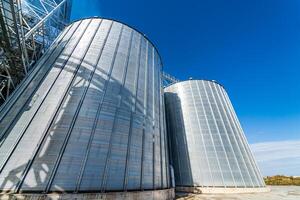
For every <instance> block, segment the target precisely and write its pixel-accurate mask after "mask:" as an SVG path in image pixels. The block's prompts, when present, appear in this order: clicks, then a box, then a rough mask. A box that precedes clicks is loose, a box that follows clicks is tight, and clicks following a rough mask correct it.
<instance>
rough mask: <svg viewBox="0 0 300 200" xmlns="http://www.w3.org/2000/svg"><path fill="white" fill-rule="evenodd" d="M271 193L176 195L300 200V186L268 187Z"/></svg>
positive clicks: (182, 196) (194, 199) (205, 199)
mask: <svg viewBox="0 0 300 200" xmlns="http://www.w3.org/2000/svg"><path fill="white" fill-rule="evenodd" d="M268 187H270V189H271V192H267V193H250V194H196V195H195V194H186V193H176V199H179V200H300V186H268Z"/></svg>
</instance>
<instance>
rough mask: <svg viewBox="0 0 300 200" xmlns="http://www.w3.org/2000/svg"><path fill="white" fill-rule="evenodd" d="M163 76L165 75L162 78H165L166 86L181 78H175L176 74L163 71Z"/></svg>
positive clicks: (164, 83)
mask: <svg viewBox="0 0 300 200" xmlns="http://www.w3.org/2000/svg"><path fill="white" fill-rule="evenodd" d="M162 76H163V78H162V79H163V85H164V87H168V86H169V85H171V84H174V83H177V82H179V81H180V80H179V79H177V78H175V77H174V76H172V75H170V74H168V73H166V72H163V74H162Z"/></svg>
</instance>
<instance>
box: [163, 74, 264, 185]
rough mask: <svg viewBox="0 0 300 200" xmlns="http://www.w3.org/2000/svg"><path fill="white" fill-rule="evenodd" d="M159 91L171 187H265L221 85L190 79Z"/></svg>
mask: <svg viewBox="0 0 300 200" xmlns="http://www.w3.org/2000/svg"><path fill="white" fill-rule="evenodd" d="M164 91H165V103H166V116H167V117H166V118H167V127H168V135H169V138H170V143H171V145H170V146H171V150H170V156H171V158H172V165H173V166H174V171H175V179H176V186H199V187H264V186H265V184H264V181H263V179H262V177H261V174H260V172H259V169H258V168H257V164H256V163H255V160H254V158H253V156H252V153H251V151H250V148H249V145H248V143H247V141H246V138H245V135H244V133H243V130H242V128H241V125H240V123H239V121H238V119H237V116H236V114H235V112H234V109H233V107H232V105H231V102H230V100H229V97H228V95H227V93H226V91H225V90H224V88H223V87H222V86H221V85H220V84H218V83H216V82H214V81H205V80H189V81H184V82H179V83H175V84H173V85H171V86H169V87H167V88H165V90H164Z"/></svg>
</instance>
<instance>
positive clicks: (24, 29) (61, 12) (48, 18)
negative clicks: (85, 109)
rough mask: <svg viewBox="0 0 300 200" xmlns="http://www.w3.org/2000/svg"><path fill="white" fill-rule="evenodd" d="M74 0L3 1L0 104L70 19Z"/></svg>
mask: <svg viewBox="0 0 300 200" xmlns="http://www.w3.org/2000/svg"><path fill="white" fill-rule="evenodd" d="M71 2H72V1H71V0H0V27H1V29H0V105H1V104H2V103H3V102H4V101H5V100H6V99H7V98H8V97H9V95H10V94H11V93H12V91H13V90H14V89H15V88H16V87H17V85H18V84H19V83H20V82H21V81H22V80H23V78H24V77H25V76H26V75H27V74H28V73H29V72H30V70H31V69H32V68H33V66H34V64H35V63H36V62H37V60H38V59H39V58H40V57H41V56H42V55H43V53H44V52H45V51H46V50H47V49H48V47H49V46H50V45H51V44H52V42H53V40H54V39H55V38H56V37H57V35H58V34H59V33H60V31H61V30H62V29H63V28H64V27H65V26H66V24H67V23H68V22H69V20H70V12H71Z"/></svg>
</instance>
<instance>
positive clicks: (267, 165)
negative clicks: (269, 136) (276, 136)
mask: <svg viewBox="0 0 300 200" xmlns="http://www.w3.org/2000/svg"><path fill="white" fill-rule="evenodd" d="M250 146H251V149H252V152H253V154H254V157H255V158H256V161H257V163H258V165H259V168H260V170H261V172H262V174H263V176H269V175H276V174H282V175H289V176H299V175H300V140H287V141H276V142H262V143H255V144H251V145H250Z"/></svg>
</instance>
